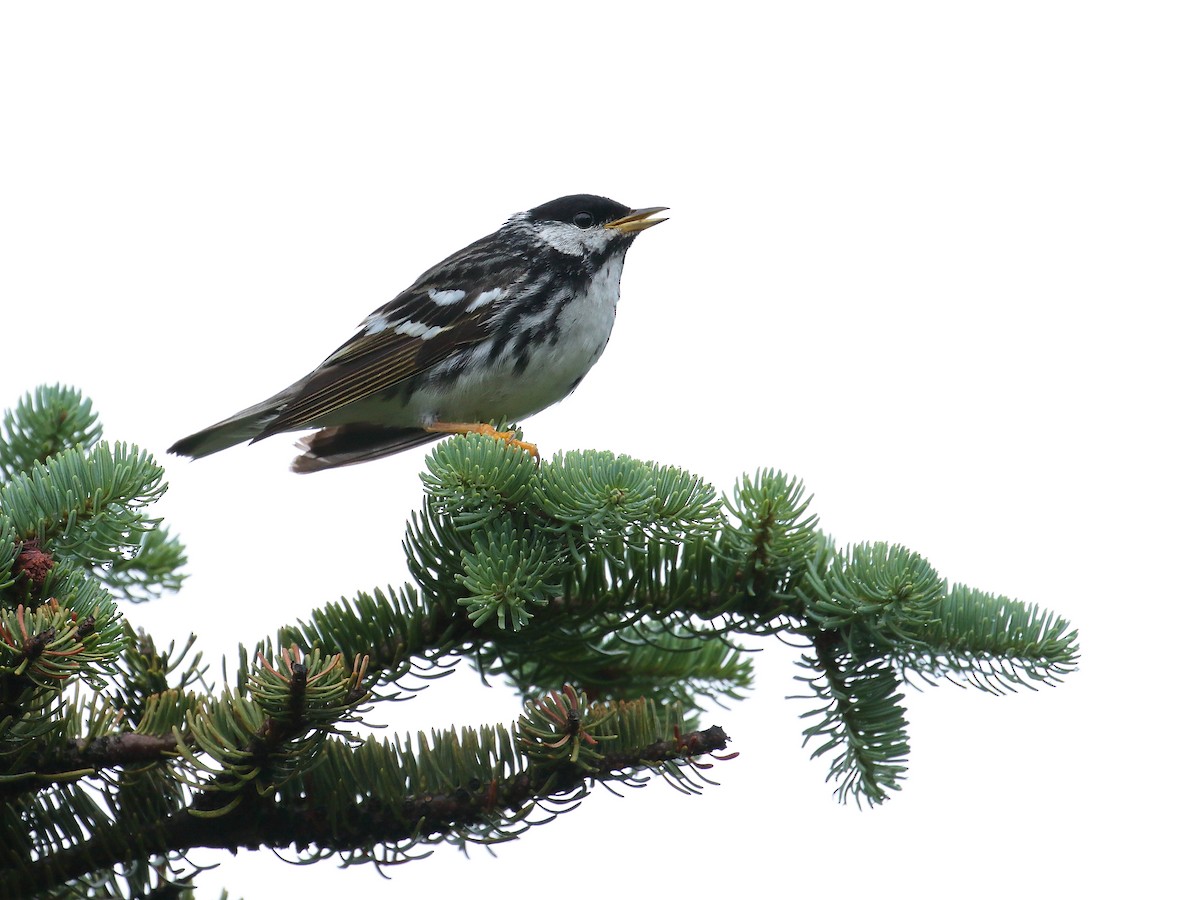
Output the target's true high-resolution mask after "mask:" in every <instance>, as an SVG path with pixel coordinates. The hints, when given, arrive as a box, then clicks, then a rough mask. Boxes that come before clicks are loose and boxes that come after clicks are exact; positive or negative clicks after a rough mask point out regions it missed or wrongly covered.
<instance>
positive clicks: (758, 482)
mask: <svg viewBox="0 0 1200 900" xmlns="http://www.w3.org/2000/svg"><path fill="white" fill-rule="evenodd" d="M811 501H812V497H811V496H809V495H806V494H805V492H804V482H802V481H799V480H797V479H795V478H792V477H791V476H788V475H785V474H784V473H782V472H779V471H776V470H775V469H766V470H764V471H760V472H758V473H757V474H755V475H754V476H750V475H745V476H743V478H742V480H741V482H739V483H738V484H737V485H736V486H735V487H734V489H733V494H732V495H731V496H730V497H727V498H726V499H725V506H726V508H727V509H728V511H729V514H730V516H731V517H732V520H733V521H732V522H731V527H729V528H726V529H725V530H724V531H723V532H722V533H721V541H720V545H719V547H720V552H721V553H722V554H723V555H725V556H727V557H728V558H730V559H734V560H737V561H739V563H741V564H742V566H743V583H744V585H745V588H746V590H747V591H748V592H749V593H750V594H751V595H755V594H764V593H766V594H770V595H779V594H786V593H787V592H789V591H790V590H791V589H792V588H793V587H794V586H795V584H796V582H797V581H798V579H799V578H800V576H801V575H802V573H803V572H804V571H805V570H806V568H807V566H808V564H809V563H810V561H813V560H819V559H820V558H821V552H820V551H821V550H822V549H824V548H825V539H824V538H823V536H822V535H821V533H820V532H819V531H817V529H816V523H817V517H816V516H815V515H812V514H810V513H809V512H808V507H809V504H810V502H811ZM763 599H767V598H763Z"/></svg>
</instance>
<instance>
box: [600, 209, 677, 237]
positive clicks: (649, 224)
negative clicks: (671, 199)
mask: <svg viewBox="0 0 1200 900" xmlns="http://www.w3.org/2000/svg"><path fill="white" fill-rule="evenodd" d="M667 208H668V207H666V206H648V207H646V208H645V209H635V210H634V211H633V212H631V213H630V214H629V215H627V216H622V217H621V218H619V219H614V220H613V221H611V222H605V223H604V227H605V228H615V229H616V230H617V231H619V232H621V233H622V234H637V233H638V232H639V231H645V230H646V229H647V228H653V227H654V226H655V225H657V224H658V223H659V222H665V221H667V220H666V219H652V218H650V217H651V216H653V215H654V214H655V213H660V212H663V211H664V210H666V209H667Z"/></svg>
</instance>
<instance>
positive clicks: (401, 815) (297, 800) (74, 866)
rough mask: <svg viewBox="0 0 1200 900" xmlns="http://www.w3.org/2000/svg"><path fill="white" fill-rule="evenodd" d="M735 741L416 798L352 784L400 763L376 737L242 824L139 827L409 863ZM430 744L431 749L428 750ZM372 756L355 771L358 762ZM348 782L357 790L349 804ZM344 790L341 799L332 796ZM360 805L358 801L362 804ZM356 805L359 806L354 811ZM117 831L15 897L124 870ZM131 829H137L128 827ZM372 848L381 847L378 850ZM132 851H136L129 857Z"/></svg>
mask: <svg viewBox="0 0 1200 900" xmlns="http://www.w3.org/2000/svg"><path fill="white" fill-rule="evenodd" d="M727 744H728V738H727V737H726V735H725V733H724V732H723V731H722V730H721V729H720V728H718V727H716V726H713V727H711V728H708V729H706V730H704V731H697V732H690V733H681V734H678V735H675V736H672V737H669V738H665V739H659V740H656V741H653V742H649V743H647V744H645V745H643V746H639V747H629V746H625V747H622V748H621V749H620V750H619V751H617V752H614V753H612V754H610V755H601V756H600V757H598V758H597V759H595V760H593V761H592V764H591V765H590V766H589V767H588V768H584V767H581V766H577V765H570V764H564V765H559V766H556V767H554V768H552V769H541V770H536V771H535V770H519V771H514V772H511V773H510V774H509V775H507V776H505V777H503V778H497V779H489V780H487V781H477V782H464V783H462V784H460V785H458V786H456V787H454V788H453V789H445V790H437V789H434V790H432V791H430V790H425V791H421V792H419V793H410V794H409V795H407V796H393V795H392V794H390V793H386V794H383V795H381V794H379V793H376V792H375V791H373V790H370V789H368V788H367V786H366V785H364V784H361V783H358V782H355V781H350V782H347V781H345V780H343V779H345V778H347V777H350V778H353V777H354V775H353V774H352V773H361V774H366V773H375V774H374V779H373V780H375V781H377V782H378V780H379V773H380V772H381V771H387V770H388V769H390V768H391V766H392V765H394V762H393V761H394V760H395V759H396V757H395V756H394V751H390V750H389V749H388V748H387V746H386V745H384V744H379V743H378V742H376V741H374V740H373V739H371V740H369V741H368V742H367V743H366V744H365V745H364V746H363V747H360V748H357V749H352V748H349V747H347V746H346V745H344V744H332V745H329V747H328V748H327V752H326V754H325V759H324V761H323V764H322V765H321V766H319V767H318V768H316V769H314V775H316V776H317V777H315V778H314V779H313V780H312V781H310V783H309V784H308V785H307V786H306V788H305V789H304V791H303V792H297V791H295V790H293V791H292V792H290V793H288V794H286V795H284V796H283V797H282V798H281V799H280V802H276V801H274V800H272V799H270V798H266V797H256V798H248V800H247V802H246V803H245V804H243V805H242V807H241V808H240V809H239V813H238V815H236V816H229V815H224V816H216V817H213V816H209V815H201V816H197V815H194V814H192V813H191V812H189V811H187V810H180V811H177V812H175V813H172V814H170V815H168V816H167V817H166V818H165V819H163V820H161V821H159V822H149V821H147V822H137V821H136V820H134V825H133V827H137V828H139V834H140V842H139V846H138V852H140V853H142V854H159V855H167V854H172V853H176V852H179V851H184V850H188V849H193V848H196V847H210V848H216V849H227V850H237V849H243V848H256V847H261V846H265V847H276V848H286V847H295V848H297V849H298V850H300V851H304V850H305V848H314V849H315V850H316V851H317V852H320V853H330V852H332V853H340V854H343V855H344V856H345V858H346V859H347V861H353V862H366V861H373V862H377V863H387V862H402V861H405V860H406V859H409V858H413V857H414V856H416V855H421V854H420V853H415V852H414V850H415V848H417V847H418V846H419V845H420V844H422V843H428V842H433V843H437V842H440V841H443V840H448V839H450V837H451V835H452V834H453V835H458V836H460V837H461V836H466V835H474V838H473V839H475V840H484V841H495V840H504V839H506V837H507V835H506V834H505V832H504V830H503V828H504V826H503V821H504V820H506V819H507V820H508V821H509V822H510V823H513V824H515V825H516V826H517V827H519V828H520V827H523V826H521V825H520V824H519V823H520V822H522V821H523V820H524V818H525V816H526V815H527V814H528V811H529V810H530V809H531V804H532V803H534V802H535V801H539V800H546V801H552V800H554V799H555V798H558V799H559V800H560V801H561V800H562V799H563V798H568V799H570V798H577V797H578V796H579V795H580V793H581V792H583V791H586V789H587V787H588V785H590V784H594V783H596V782H598V781H604V780H610V779H617V780H624V779H626V778H627V777H628V772H629V770H630V769H631V768H632V767H645V766H647V765H650V766H653V767H659V768H662V769H664V771H665V770H669V769H672V768H678V767H679V766H691V765H693V764H695V763H696V762H697V761H698V758H699V757H702V756H704V755H708V754H713V753H716V752H717V751H720V750H723V749H725V747H726V746H727ZM427 746H428V745H427ZM359 756H361V757H364V760H363V764H362V765H356V762H355V757H359ZM346 783H358V784H359V787H358V790H357V791H355V792H354V795H353V796H352V797H347V792H346V791H345V790H344V785H345V784H346ZM333 785H337V787H336V788H335V789H334V790H333V792H332V793H329V794H327V793H326V791H327V790H329V789H330V788H331V786H333ZM355 796H357V797H361V799H354V797H355ZM347 800H349V801H350V802H349V803H347ZM118 827H119V826H117V825H116V824H101V823H100V822H96V828H95V830H94V832H93V835H92V837H90V838H88V839H87V840H86V841H84V842H82V843H80V844H78V845H76V846H73V847H70V848H68V849H64V850H62V851H60V852H58V853H56V854H54V855H53V856H50V857H48V858H44V859H40V860H38V861H37V862H35V863H33V864H32V865H30V866H28V867H25V868H23V869H21V870H19V871H16V872H14V873H13V875H12V876H11V877H10V879H9V888H10V890H11V891H12V895H13V896H14V897H23V896H30V895H32V894H33V893H34V892H36V891H39V890H43V889H46V888H48V887H51V886H53V885H54V884H57V883H60V882H62V881H65V880H69V879H75V878H82V877H84V876H85V875H87V874H88V873H89V872H92V871H95V870H97V869H105V868H108V867H111V866H114V865H117V864H118V863H120V862H122V861H123V859H124V858H125V857H124V855H123V853H122V849H121V847H122V842H121V841H120V840H118V839H117V836H116V835H115V834H113V831H114V829H116V828H118ZM126 827H129V826H126ZM369 848H375V849H374V850H373V851H372V850H370V849H369ZM124 852H125V853H127V852H128V850H126V851H124Z"/></svg>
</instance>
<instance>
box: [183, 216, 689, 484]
mask: <svg viewBox="0 0 1200 900" xmlns="http://www.w3.org/2000/svg"><path fill="white" fill-rule="evenodd" d="M664 209H666V207H663V206H655V207H650V208H648V209H630V208H629V207H627V206H622V205H621V204H619V203H614V202H613V201H612V200H608V199H606V198H604V197H596V196H593V195H591V194H576V195H574V196H570V197H560V198H559V199H557V200H551V201H550V202H549V203H543V204H542V205H541V206H537V207H534V208H533V209H531V210H528V211H527V212H521V213H517V214H516V215H515V216H513V217H512V218H510V219H509V220H508V221H507V222H505V223H504V224H503V225H502V226H500V230H499V231H497V232H495V233H494V234H490V235H488V236H487V237H485V238H481V239H480V240H478V241H476V242H475V243H473V244H471V245H469V246H467V247H464V248H463V249H462V250H459V251H458V252H457V253H455V254H454V255H453V256H450V257H448V258H446V259H445V260H443V261H442V262H440V263H438V264H437V265H436V266H434V267H433V268H432V269H430V270H429V271H428V272H426V273H425V274H424V275H422V276H421V277H420V278H418V279H417V280H416V283H414V284H413V286H412V287H410V288H408V289H407V290H405V291H402V292H401V293H400V294H399V296H397V297H396V299H394V300H393V301H392V302H391V303H388V304H385V305H384V306H381V307H380V308H379V309H377V310H375V312H373V313H371V315H369V316H367V318H366V319H365V320H364V321H363V323H362V325H361V326H360V328H359V330H358V333H357V334H356V335H354V337H352V338H351V339H350V340H348V341H347V342H346V343H344V344H343V345H342V346H341V347H339V348H338V349H337V350H335V351H334V352H333V354H332V355H331V356H330V357H329V358H328V359H326V360H325V361H324V362H323V363H321V365H319V366H317V368H316V369H314V370H313V371H312V372H311V373H309V374H308V375H306V376H305V377H303V378H301V379H300V380H299V381H297V382H296V383H295V384H293V385H291V386H290V387H286V388H284V389H283V390H282V391H280V392H279V393H278V394H276V395H275V396H273V397H269V398H267V399H266V400H264V401H263V402H261V403H258V404H256V405H254V406H251V407H250V408H248V409H244V410H242V411H241V412H239V413H236V414H235V415H232V416H230V417H229V418H228V419H225V420H224V421H221V422H218V423H217V424H215V425H211V426H209V427H208V428H205V429H204V430H203V431H198V432H196V433H195V434H193V435H191V436H190V437H185V438H184V439H183V440H181V441H177V442H176V443H175V444H174V445H172V446H171V448H170V452H171V453H178V454H182V455H184V456H191V457H201V456H208V455H209V454H210V453H216V452H217V451H218V450H224V449H225V448H226V447H232V446H233V445H234V444H240V443H242V442H243V441H250V442H251V443H253V442H254V441H258V440H262V439H263V438H265V437H270V436H271V435H273V434H279V433H280V432H284V431H300V430H303V429H306V428H319V429H320V431H317V432H316V433H315V434H311V435H308V436H306V437H304V438H302V439H301V441H300V444H299V446H300V448H301V449H302V450H303V451H304V453H303V454H301V455H300V456H298V457H296V460H295V461H294V462H293V463H292V469H293V470H294V471H296V472H317V471H320V470H321V469H331V468H334V467H335V466H345V465H350V464H351V463H360V462H366V461H367V460H372V459H379V458H380V457H383V456H388V455H389V454H392V453H398V452H400V451H401V450H407V449H408V448H409V447H416V446H418V445H420V444H424V443H426V442H427V441H432V440H436V439H437V438H439V437H441V436H443V435H445V434H466V433H471V432H475V433H479V434H486V435H491V436H493V437H497V438H500V439H503V440H506V441H509V442H510V443H514V444H517V445H518V446H520V447H522V448H524V449H525V450H528V451H529V452H530V453H532V454H533V455H534V456H535V457H536V456H537V448H536V447H534V446H533V445H532V444H526V443H525V442H523V441H517V440H515V438H514V435H513V433H512V432H506V431H496V430H495V429H494V428H493V427H492V426H491V425H489V424H488V422H513V421H516V420H518V419H521V418H523V417H525V416H528V415H531V414H533V413H535V412H538V411H539V410H542V409H545V408H546V407H547V406H550V405H551V404H553V403H557V402H558V401H559V400H561V399H562V398H563V397H565V396H567V394H569V393H571V391H573V390H574V389H575V387H576V386H577V385H578V384H579V382H580V381H582V380H583V376H584V375H586V374H587V372H588V370H589V369H590V368H591V367H592V366H593V365H594V364H595V362H596V360H597V359H599V358H600V354H601V353H603V352H604V346H605V344H607V343H608V336H609V333H610V332H611V331H612V326H613V319H614V318H615V316H616V312H617V295H618V292H619V290H620V281H621V267H622V266H623V265H624V263H625V253H626V251H627V250H628V249H629V246H630V244H632V243H633V239H634V238H635V237H636V236H637V234H638V232H640V231H644V230H645V229H647V228H649V227H651V226H652V225H657V224H658V223H659V222H662V221H665V220H664V219H661V218H654V214H655V213H659V212H662V211H663V210H664Z"/></svg>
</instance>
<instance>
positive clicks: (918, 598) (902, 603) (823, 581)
mask: <svg viewBox="0 0 1200 900" xmlns="http://www.w3.org/2000/svg"><path fill="white" fill-rule="evenodd" d="M806 585H807V587H808V588H809V591H810V594H809V601H808V607H807V608H808V612H809V614H810V615H811V616H813V618H814V619H815V620H816V621H817V622H818V623H819V624H820V625H821V627H822V628H824V629H830V630H832V629H839V628H840V629H846V630H848V632H849V634H850V638H849V639H850V642H851V644H852V645H857V644H859V643H860V642H862V643H863V644H865V645H866V646H867V647H875V646H884V647H894V646H897V645H900V644H912V643H919V642H920V641H921V640H922V638H923V636H924V633H925V629H926V628H927V627H928V626H929V625H930V624H931V623H932V622H933V621H934V616H935V610H936V609H937V607H938V605H939V604H940V602H941V600H942V598H943V597H944V596H945V583H944V581H943V579H942V577H941V576H940V575H939V574H938V572H937V570H936V569H934V568H933V566H931V565H930V564H929V562H928V561H927V560H926V559H924V558H923V557H921V556H919V555H918V554H916V553H913V552H912V551H911V550H908V549H907V548H905V547H900V546H896V545H890V544H885V543H879V542H876V543H871V544H859V545H857V546H855V547H851V548H850V550H849V551H848V552H847V553H845V554H841V553H839V554H837V555H836V557H835V558H834V559H833V560H831V561H830V563H829V564H828V565H827V566H826V567H825V569H824V571H821V572H817V571H816V568H815V566H814V567H812V568H810V570H809V572H808V574H807V577H806Z"/></svg>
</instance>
